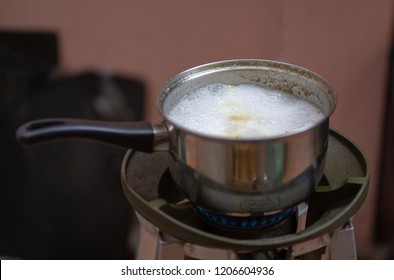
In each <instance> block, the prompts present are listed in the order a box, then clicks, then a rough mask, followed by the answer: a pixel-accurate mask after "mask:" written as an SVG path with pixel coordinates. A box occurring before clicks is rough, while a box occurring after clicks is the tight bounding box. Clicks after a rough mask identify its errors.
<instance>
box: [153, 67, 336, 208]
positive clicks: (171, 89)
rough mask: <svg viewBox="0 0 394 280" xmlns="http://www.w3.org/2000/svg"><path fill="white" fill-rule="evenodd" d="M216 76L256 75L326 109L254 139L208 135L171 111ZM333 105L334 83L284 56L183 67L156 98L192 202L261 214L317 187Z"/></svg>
mask: <svg viewBox="0 0 394 280" xmlns="http://www.w3.org/2000/svg"><path fill="white" fill-rule="evenodd" d="M211 83H223V84H230V85H237V84H245V83H248V84H250V83H253V84H257V85H259V86H262V87H266V88H270V89H274V90H279V91H282V92H286V93H289V94H293V95H296V96H298V97H300V98H304V99H307V100H308V101H310V102H312V103H313V104H315V105H316V106H318V107H319V108H320V109H321V110H322V112H323V113H324V116H325V117H324V119H321V120H318V121H317V122H316V123H315V124H313V125H311V126H309V127H305V128H304V129H303V130H301V131H294V132H290V133H288V134H286V135H280V136H277V137H266V138H257V139H255V138H253V139H237V138H228V137H211V136H206V135H203V134H199V133H195V132H193V131H191V130H189V129H188V128H187V127H182V126H180V125H179V124H176V123H173V122H172V121H171V120H170V119H168V118H167V117H166V116H167V112H168V111H169V110H170V109H171V107H172V106H173V105H174V104H176V103H177V102H178V100H179V99H180V98H182V96H183V95H185V94H188V93H189V92H191V91H193V90H195V89H197V88H199V87H202V86H204V85H207V84H211ZM335 105H336V94H335V91H334V90H333V88H332V87H331V86H330V85H329V84H328V82H327V81H326V80H324V79H323V78H322V77H320V76H319V75H317V74H315V73H313V72H311V71H309V70H306V69H304V68H300V67H297V66H294V65H289V64H284V63H280V62H273V61H264V60H233V61H223V62H216V63H211V64H206V65H203V66H199V67H196V68H193V69H190V70H187V71H185V72H183V73H180V74H179V75H177V76H175V77H174V78H172V79H171V80H169V81H168V82H167V83H166V84H165V85H164V86H163V88H162V90H161V92H160V95H159V99H158V107H159V110H160V112H161V114H162V116H163V118H164V119H165V123H166V125H167V127H168V130H169V139H170V140H169V144H170V154H171V156H170V157H171V160H170V164H169V166H170V170H171V173H172V175H173V177H174V180H175V181H176V182H177V184H178V185H179V188H180V189H181V190H182V191H183V192H184V193H185V194H186V196H187V197H188V198H189V200H190V201H191V202H192V203H194V204H197V205H199V206H201V207H205V208H208V209H210V210H214V211H218V212H227V213H250V214H257V213H264V212H271V211H276V210H281V209H284V208H287V207H292V206H294V205H296V204H297V203H299V202H301V201H303V200H305V199H306V198H307V197H308V196H309V195H310V194H311V192H313V190H314V187H315V186H316V185H317V184H318V182H319V180H320V178H321V176H322V170H323V167H324V162H325V154H326V150H327V145H328V135H329V116H330V115H331V113H332V112H333V110H334V108H335ZM294 117H295V118H297V116H294Z"/></svg>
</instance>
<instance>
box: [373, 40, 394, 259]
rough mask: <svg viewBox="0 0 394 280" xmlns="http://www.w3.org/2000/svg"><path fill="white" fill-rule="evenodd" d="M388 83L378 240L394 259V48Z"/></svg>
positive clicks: (378, 213) (377, 226)
mask: <svg viewBox="0 0 394 280" xmlns="http://www.w3.org/2000/svg"><path fill="white" fill-rule="evenodd" d="M387 81H388V84H387V102H386V108H385V109H386V110H385V112H386V115H385V122H384V130H383V132H384V134H383V143H382V156H381V158H382V161H381V173H380V185H379V193H378V203H377V215H376V217H377V218H376V238H377V242H378V244H380V245H382V246H383V247H385V248H388V252H386V254H388V259H394V204H393V197H394V172H393V167H394V145H393V143H394V47H392V48H391V52H390V59H389V65H388V76H387Z"/></svg>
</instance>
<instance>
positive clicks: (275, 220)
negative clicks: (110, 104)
mask: <svg viewBox="0 0 394 280" xmlns="http://www.w3.org/2000/svg"><path fill="white" fill-rule="evenodd" d="M169 160H171V158H170V157H169V154H168V153H160V152H158V153H153V154H146V153H142V152H136V151H132V150H129V151H128V152H127V154H126V155H125V157H124V160H123V164H122V170H121V177H122V184H123V190H124V193H125V195H126V197H127V199H128V200H129V202H130V204H131V205H132V206H133V208H134V209H135V211H136V214H137V217H138V220H139V222H140V236H139V238H140V240H139V243H138V252H137V255H136V257H137V258H138V259H327V258H328V259H355V258H356V245H355V240H354V228H353V225H352V223H351V219H352V217H353V216H354V215H355V214H356V212H357V211H358V209H359V208H360V207H361V205H362V203H363V201H364V199H365V197H366V195H367V192H368V184H369V170H368V164H367V160H366V158H365V157H364V155H363V154H362V152H361V151H360V150H359V149H358V148H357V147H356V146H355V145H354V144H353V143H352V142H351V141H350V140H349V139H347V138H346V137H344V136H343V135H341V134H340V133H339V132H337V131H334V130H330V137H329V145H328V151H327V159H326V164H325V168H324V175H323V177H322V179H321V180H320V183H319V184H318V186H317V187H316V188H315V191H314V192H313V193H312V195H311V196H310V197H309V198H308V199H307V200H306V201H304V202H302V203H301V204H299V205H296V206H294V207H291V208H287V209H278V211H272V212H269V213H261V214H259V215H248V214H242V213H241V214H240V213H217V212H213V211H211V210H209V209H205V208H202V207H199V206H198V205H192V204H191V203H190V202H189V201H188V200H187V199H185V197H184V196H183V195H182V193H181V192H180V191H179V190H178V189H179V188H178V187H177V186H176V184H175V182H174V180H172V177H171V174H170V172H169V170H168V163H169Z"/></svg>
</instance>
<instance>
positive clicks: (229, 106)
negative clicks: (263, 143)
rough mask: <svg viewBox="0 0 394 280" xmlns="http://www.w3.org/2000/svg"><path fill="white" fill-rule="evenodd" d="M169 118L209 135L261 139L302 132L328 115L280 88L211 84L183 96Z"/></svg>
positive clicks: (178, 123) (172, 109) (169, 114)
mask: <svg viewBox="0 0 394 280" xmlns="http://www.w3.org/2000/svg"><path fill="white" fill-rule="evenodd" d="M168 117H169V118H170V120H171V121H173V122H174V123H175V124H177V125H179V126H182V127H186V128H188V129H190V130H193V131H196V132H199V133H202V134H206V135H211V136H226V137H231V138H258V137H269V136H279V135H283V134H287V133H292V132H296V131H299V130H301V129H303V128H305V127H308V126H310V125H312V124H314V123H316V122H318V121H319V120H321V119H322V118H324V115H323V113H322V112H321V110H320V109H319V108H317V107H316V106H315V105H313V104H312V103H310V102H308V101H306V100H305V99H302V98H298V97H295V96H292V95H290V94H286V93H283V92H280V91H273V90H270V89H266V88H263V87H260V86H257V85H253V84H240V85H236V86H233V85H224V84H209V85H207V86H204V87H202V88H199V89H197V90H195V91H193V92H191V93H189V94H187V95H185V96H184V97H183V98H181V100H179V102H178V103H177V104H175V105H174V106H173V108H171V110H170V111H169V112H168Z"/></svg>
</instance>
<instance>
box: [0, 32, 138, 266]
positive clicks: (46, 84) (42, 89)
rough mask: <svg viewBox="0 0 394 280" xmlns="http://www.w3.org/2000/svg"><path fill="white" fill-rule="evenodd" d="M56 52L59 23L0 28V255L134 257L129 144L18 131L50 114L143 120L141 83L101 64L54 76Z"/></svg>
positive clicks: (87, 257) (83, 257)
mask: <svg viewBox="0 0 394 280" xmlns="http://www.w3.org/2000/svg"><path fill="white" fill-rule="evenodd" d="M57 52H58V51H57V39H56V34H55V33H48V32H44V33H43V32H33V33H24V32H22V33H21V32H15V33H13V32H0V90H1V91H0V135H1V138H0V139H1V140H0V156H1V160H0V178H1V179H0V213H1V214H0V227H1V230H0V256H8V257H16V258H23V259H127V258H131V257H132V254H133V252H131V251H130V250H129V247H128V244H127V240H128V234H129V230H130V226H131V207H130V206H129V204H128V203H127V201H126V199H125V198H124V195H123V192H122V189H121V183H120V165H121V161H122V158H123V155H124V153H125V149H121V148H115V147H110V146H105V145H103V144H97V143H92V142H90V143H87V142H78V141H64V142H55V143H49V144H46V145H42V146H37V147H34V148H32V149H24V148H23V147H21V146H20V144H19V143H17V142H16V140H15V131H16V129H17V127H18V126H19V125H20V124H22V123H23V122H26V121H29V120H32V119H35V118H46V117H50V118H52V117H70V118H71V117H72V118H87V119H97V120H115V121H134V120H141V119H142V118H143V104H144V85H143V83H142V82H141V81H139V80H137V79H134V78H130V77H122V76H119V75H112V74H110V73H101V72H98V71H92V72H84V73H81V74H77V75H73V76H68V77H53V73H54V70H56V68H57V67H58V64H59V58H58V55H57Z"/></svg>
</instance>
